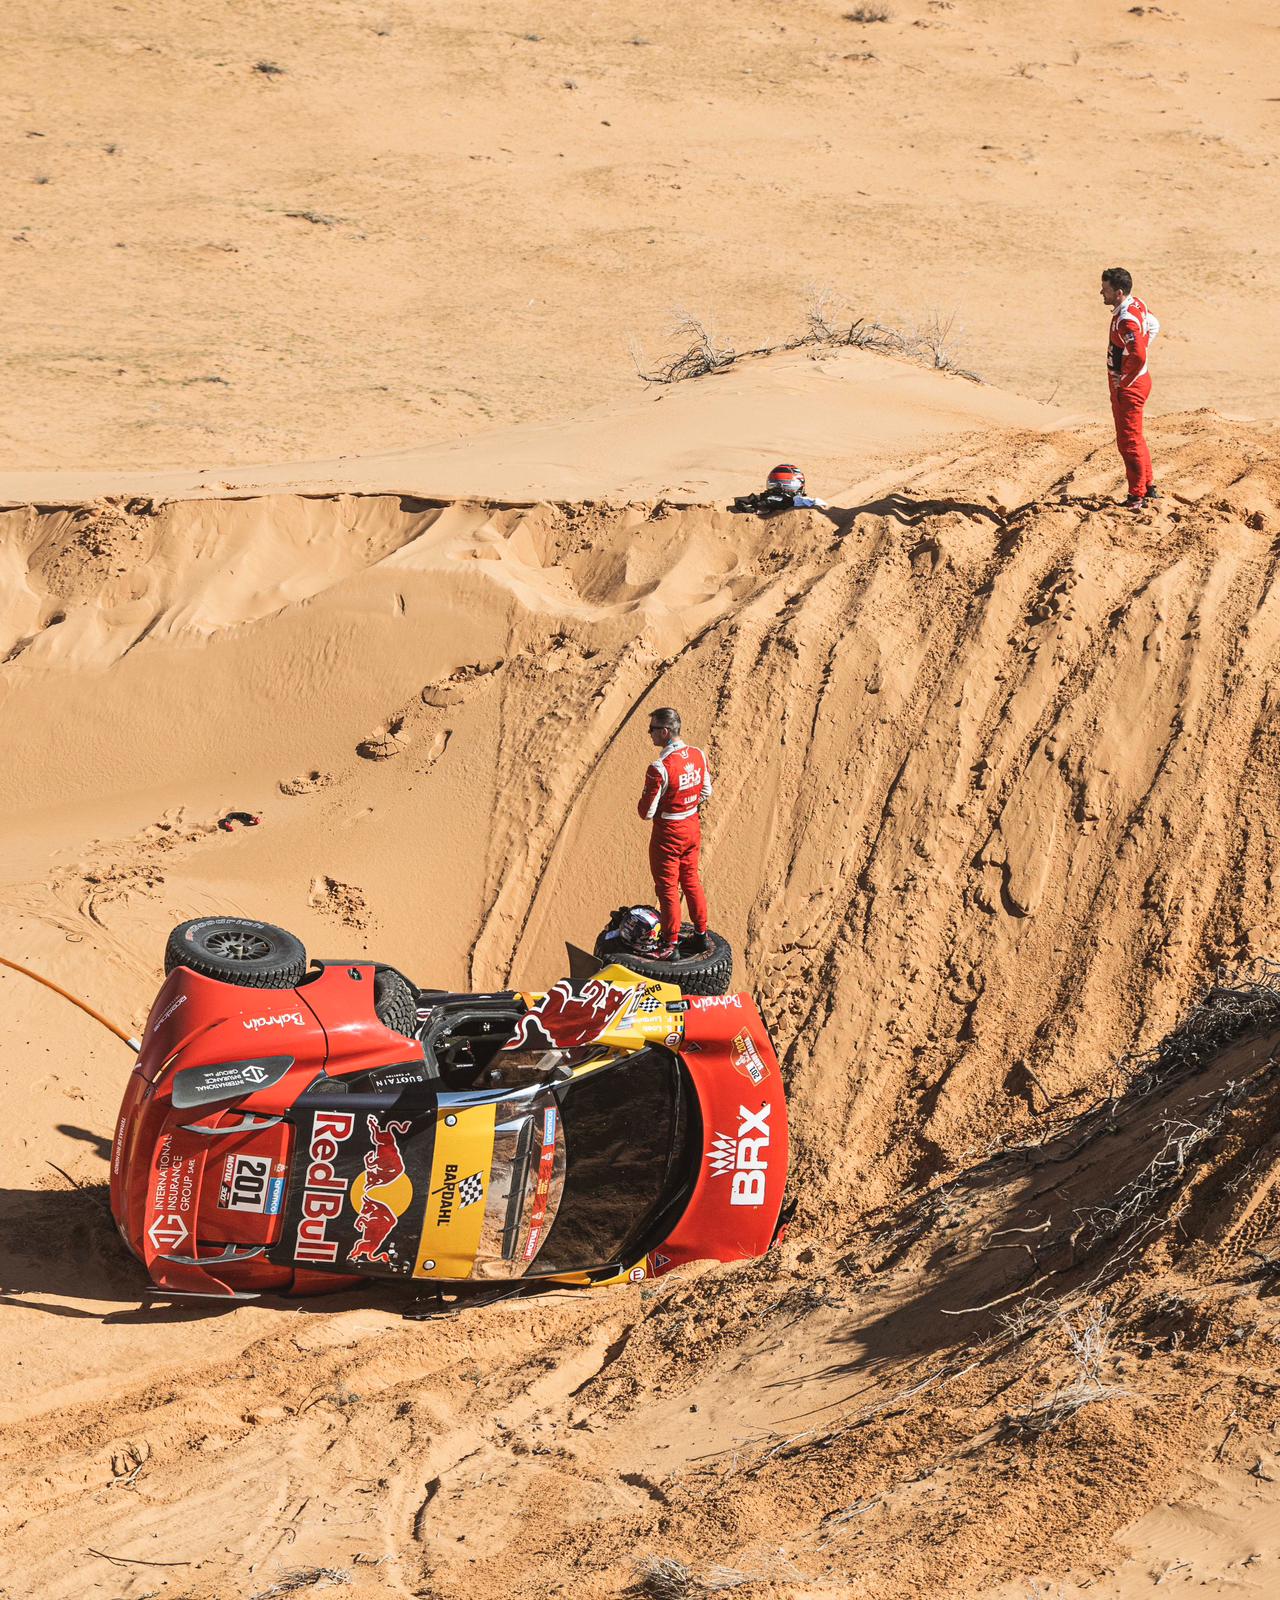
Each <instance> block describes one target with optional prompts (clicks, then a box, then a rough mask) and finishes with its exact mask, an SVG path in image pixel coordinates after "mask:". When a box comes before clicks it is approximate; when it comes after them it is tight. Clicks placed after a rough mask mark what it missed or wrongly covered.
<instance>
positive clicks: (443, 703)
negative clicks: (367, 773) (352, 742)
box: [356, 660, 503, 772]
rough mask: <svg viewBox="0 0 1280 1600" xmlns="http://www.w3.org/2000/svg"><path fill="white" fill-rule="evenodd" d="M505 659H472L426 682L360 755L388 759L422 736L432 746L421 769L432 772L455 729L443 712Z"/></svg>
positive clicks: (370, 737) (365, 744) (362, 744)
mask: <svg viewBox="0 0 1280 1600" xmlns="http://www.w3.org/2000/svg"><path fill="white" fill-rule="evenodd" d="M502 665H503V663H502V661H501V660H498V661H495V662H492V663H491V664H489V665H487V666H486V665H485V664H484V663H482V662H478V661H475V662H470V663H468V664H467V665H466V666H462V667H458V668H456V669H455V671H453V672H450V673H448V674H447V675H446V676H444V677H442V678H433V679H432V681H431V682H430V683H427V684H424V685H423V687H422V690H421V692H420V693H419V695H418V697H417V699H416V700H411V701H410V702H409V704H408V705H407V706H404V707H402V708H401V709H400V710H399V711H397V712H396V713H395V714H394V715H393V716H390V717H388V718H387V720H386V722H385V723H384V724H383V725H382V726H381V727H380V728H375V729H374V730H373V732H372V733H371V734H369V735H368V736H367V737H366V738H364V739H361V741H360V743H359V744H358V745H357V746H356V754H357V755H358V756H361V757H362V758H363V759H364V760H365V761H386V760H387V759H388V758H389V757H391V756H398V755H401V754H403V752H404V751H405V750H407V749H408V748H409V746H410V745H411V744H412V743H413V742H414V740H415V739H418V738H427V739H428V740H429V748H428V750H427V751H426V754H425V758H424V762H423V763H422V764H421V765H420V770H421V771H424V772H426V771H429V770H430V769H431V768H432V767H433V766H434V765H435V763H436V762H437V761H438V760H439V759H440V757H441V756H442V755H443V754H444V752H445V748H446V747H447V745H448V743H449V740H450V738H451V737H452V734H453V730H452V729H451V728H446V727H443V726H442V725H441V719H440V716H439V713H440V712H441V711H444V710H446V709H448V708H452V707H454V706H459V705H461V704H462V703H463V702H464V701H465V700H466V699H467V698H468V696H469V695H470V694H471V692H472V691H473V690H474V689H475V688H477V687H478V686H479V685H480V684H481V683H482V682H483V681H484V679H485V678H488V677H491V676H492V675H493V674H494V673H495V672H497V671H499V670H500V668H501V667H502Z"/></svg>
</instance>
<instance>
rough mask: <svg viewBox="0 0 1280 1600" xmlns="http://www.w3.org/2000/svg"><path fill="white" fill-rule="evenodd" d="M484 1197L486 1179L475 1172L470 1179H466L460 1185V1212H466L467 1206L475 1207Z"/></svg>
mask: <svg viewBox="0 0 1280 1600" xmlns="http://www.w3.org/2000/svg"><path fill="white" fill-rule="evenodd" d="M483 1195H484V1179H483V1178H482V1177H481V1175H480V1174H479V1173H478V1172H473V1173H472V1174H471V1176H470V1177H469V1178H464V1179H463V1180H462V1182H461V1183H460V1184H459V1185H458V1210H459V1211H464V1210H465V1209H466V1208H467V1206H473V1205H475V1203H476V1201H477V1200H479V1199H481V1198H482V1197H483Z"/></svg>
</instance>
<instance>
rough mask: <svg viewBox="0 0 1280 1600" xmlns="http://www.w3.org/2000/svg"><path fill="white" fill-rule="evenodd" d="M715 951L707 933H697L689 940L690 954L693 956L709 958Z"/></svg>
mask: <svg viewBox="0 0 1280 1600" xmlns="http://www.w3.org/2000/svg"><path fill="white" fill-rule="evenodd" d="M712 949H713V946H712V943H711V940H710V938H709V937H708V936H707V935H706V934H705V933H695V934H694V936H693V938H692V939H690V940H689V954H690V955H691V956H709V955H710V954H711V951H712Z"/></svg>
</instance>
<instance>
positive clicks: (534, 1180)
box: [472, 1088, 565, 1278]
mask: <svg viewBox="0 0 1280 1600" xmlns="http://www.w3.org/2000/svg"><path fill="white" fill-rule="evenodd" d="M564 1178H565V1135H564V1122H563V1119H562V1117H561V1115H560V1108H559V1106H558V1105H557V1103H556V1098H555V1095H554V1094H553V1093H552V1092H551V1091H550V1090H549V1089H546V1088H544V1089H541V1090H539V1091H538V1092H537V1093H536V1094H534V1095H531V1096H523V1097H521V1098H519V1099H514V1098H513V1099H511V1100H504V1101H503V1102H502V1103H501V1104H500V1105H499V1107H498V1112H497V1122H496V1125H495V1127H494V1138H493V1165H492V1168H491V1169H490V1175H489V1182H488V1185H487V1188H486V1192H485V1212H484V1222H483V1224H482V1226H481V1230H480V1243H479V1247H478V1249H477V1251H476V1259H475V1265H474V1267H473V1268H472V1276H473V1277H476V1278H520V1277H523V1276H524V1274H525V1273H526V1272H528V1270H529V1268H530V1267H531V1266H532V1265H533V1262H534V1260H535V1259H536V1257H537V1255H538V1251H539V1247H540V1245H541V1244H542V1242H543V1241H544V1240H545V1239H546V1236H547V1233H548V1230H549V1229H550V1227H551V1225H552V1222H553V1221H554V1219H555V1216H556V1212H557V1210H558V1208H559V1205H560V1200H561V1195H562V1193H563V1190H564Z"/></svg>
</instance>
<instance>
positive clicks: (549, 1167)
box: [524, 1106, 556, 1261]
mask: <svg viewBox="0 0 1280 1600" xmlns="http://www.w3.org/2000/svg"><path fill="white" fill-rule="evenodd" d="M555 1165H556V1110H555V1107H554V1106H548V1107H547V1109H546V1110H545V1111H544V1112H543V1113H542V1151H541V1154H540V1155H539V1157H538V1182H537V1186H536V1188H535V1189H534V1191H533V1219H532V1221H531V1223H530V1226H529V1238H528V1241H527V1242H526V1244H525V1247H524V1258H525V1260H526V1261H532V1260H533V1258H534V1256H536V1255H537V1253H538V1246H539V1245H540V1244H541V1243H542V1228H543V1224H544V1223H545V1222H546V1220H547V1198H548V1196H549V1195H550V1193H551V1176H552V1173H553V1172H554V1171H555Z"/></svg>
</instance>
